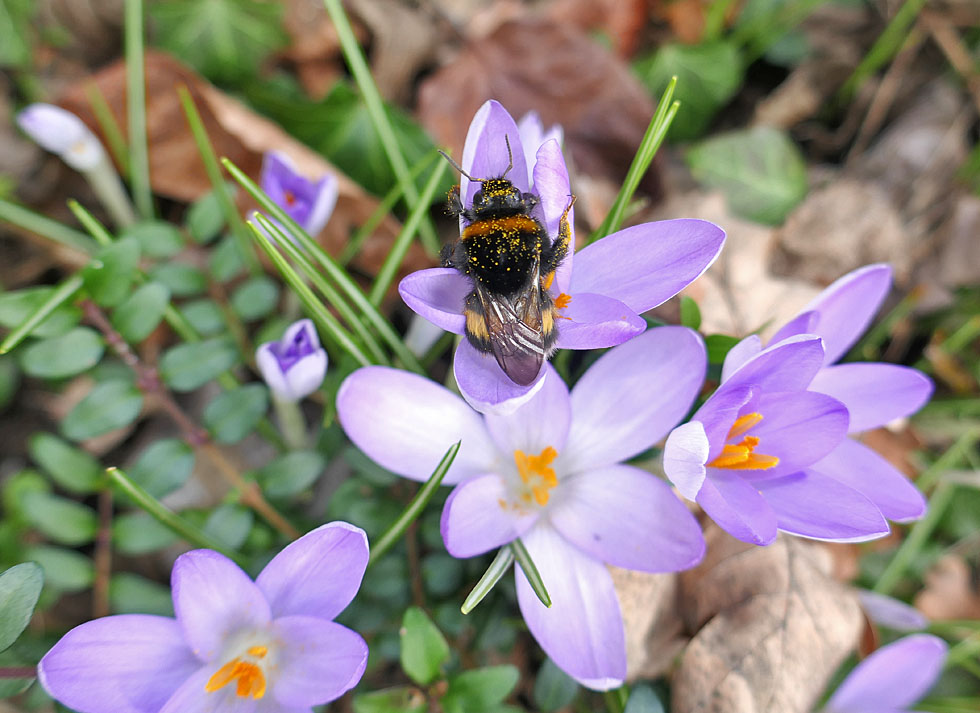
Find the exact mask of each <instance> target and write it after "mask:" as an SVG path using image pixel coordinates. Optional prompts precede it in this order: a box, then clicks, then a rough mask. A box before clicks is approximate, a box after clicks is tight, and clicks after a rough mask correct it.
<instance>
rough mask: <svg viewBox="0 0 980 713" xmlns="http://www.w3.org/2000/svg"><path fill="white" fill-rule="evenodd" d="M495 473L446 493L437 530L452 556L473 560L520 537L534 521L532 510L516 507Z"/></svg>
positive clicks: (502, 481) (535, 514)
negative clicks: (447, 494) (446, 497)
mask: <svg viewBox="0 0 980 713" xmlns="http://www.w3.org/2000/svg"><path fill="white" fill-rule="evenodd" d="M511 498H512V494H511V492H510V490H509V489H508V488H507V484H506V483H505V482H504V479H503V478H501V477H500V476H499V475H497V474H496V473H490V474H488V475H481V476H477V477H476V478H470V479H469V480H467V481H466V482H465V483H460V484H459V485H457V486H456V487H455V488H454V489H453V492H452V493H450V495H449V499H448V500H446V505H445V507H443V510H442V519H441V522H440V529H441V531H442V540H443V542H445V543H446V549H447V550H448V551H449V554H451V555H452V556H453V557H460V558H466V557H475V556H476V555H482V554H483V553H484V552H489V551H490V550H493V549H496V548H497V547H500V546H501V545H506V544H507V543H508V542H513V541H514V540H515V539H517V538H518V537H520V536H521V535H523V534H524V533H525V532H527V530H529V529H530V528H531V526H532V525H533V524H534V523H535V522H536V521H537V519H538V511H537V510H536V509H535V508H530V507H528V508H517V507H515V505H514V503H513V502H511Z"/></svg>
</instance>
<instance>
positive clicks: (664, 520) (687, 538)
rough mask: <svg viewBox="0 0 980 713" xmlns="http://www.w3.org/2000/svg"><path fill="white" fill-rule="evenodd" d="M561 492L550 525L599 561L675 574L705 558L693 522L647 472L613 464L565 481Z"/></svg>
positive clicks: (701, 541)
mask: <svg viewBox="0 0 980 713" xmlns="http://www.w3.org/2000/svg"><path fill="white" fill-rule="evenodd" d="M560 488H561V490H560V493H558V494H557V496H556V497H557V498H558V499H557V501H556V502H555V505H554V507H553V508H552V509H551V511H550V515H551V522H552V524H553V525H554V526H555V528H556V529H557V530H558V531H559V532H560V533H561V534H562V535H564V536H565V538H566V539H568V540H569V541H570V542H572V543H573V544H574V545H576V546H577V547H578V548H579V549H580V550H582V551H583V552H585V553H586V554H587V555H589V556H591V557H594V558H595V559H597V560H600V561H602V562H606V563H608V564H611V565H613V566H615V567H625V568H626V569H636V570H640V571H642V572H677V571H679V570H682V569H687V568H688V567H693V566H694V565H695V564H697V563H698V562H699V561H700V560H701V558H702V557H703V556H704V537H703V536H702V535H701V527H700V526H699V525H698V523H697V520H695V519H694V516H693V515H691V513H690V512H689V511H688V509H687V508H686V507H684V504H683V503H681V501H680V500H678V499H677V496H676V495H674V493H673V491H672V490H671V489H670V487H669V486H668V485H667V484H666V483H664V482H663V481H662V480H660V478H658V477H656V476H655V475H653V474H651V473H647V472H646V471H643V470H640V469H639V468H633V467H630V466H627V465H611V466H607V467H605V468H599V469H596V470H590V471H589V472H587V473H580V474H578V475H576V476H575V477H573V478H569V479H567V480H564V481H562V483H561V486H560ZM654 513H655V515H654Z"/></svg>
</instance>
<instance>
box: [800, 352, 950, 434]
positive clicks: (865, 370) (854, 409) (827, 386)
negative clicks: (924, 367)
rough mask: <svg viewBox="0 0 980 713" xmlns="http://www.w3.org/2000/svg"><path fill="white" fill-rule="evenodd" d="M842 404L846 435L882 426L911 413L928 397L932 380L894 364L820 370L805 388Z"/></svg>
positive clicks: (855, 365)
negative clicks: (846, 419)
mask: <svg viewBox="0 0 980 713" xmlns="http://www.w3.org/2000/svg"><path fill="white" fill-rule="evenodd" d="M809 388H810V389H811V390H812V391H819V392H821V393H824V394H828V395H830V396H833V397H834V398H835V399H837V400H838V401H842V402H844V405H845V406H847V410H848V411H849V412H850V414H851V425H850V432H851V433H858V432H860V431H867V430H868V429H869V428H877V427H878V426H883V425H885V424H886V423H888V422H889V421H893V420H895V419H896V418H902V417H904V416H908V415H909V414H912V413H915V412H916V411H918V410H919V409H920V408H922V406H923V404H925V403H926V401H928V400H929V397H930V396H932V380H931V379H929V377H928V376H926V375H925V374H923V373H922V372H921V371H919V370H918V369H912V368H910V367H907V366H898V365H897V364H875V363H870V364H869V363H858V364H838V365H837V366H828V367H825V368H823V369H821V370H820V371H819V372H818V373H817V375H816V376H815V377H814V379H813V382H812V383H811V384H810V387H809Z"/></svg>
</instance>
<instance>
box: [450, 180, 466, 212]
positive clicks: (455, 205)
mask: <svg viewBox="0 0 980 713" xmlns="http://www.w3.org/2000/svg"><path fill="white" fill-rule="evenodd" d="M446 212H447V213H449V214H450V215H462V213H463V201H461V200H460V198H459V184H458V183H457V184H456V185H455V186H453V187H452V188H451V189H450V190H449V195H448V196H446Z"/></svg>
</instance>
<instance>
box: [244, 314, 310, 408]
mask: <svg viewBox="0 0 980 713" xmlns="http://www.w3.org/2000/svg"><path fill="white" fill-rule="evenodd" d="M255 361H256V363H257V364H258V367H259V371H260V372H262V378H263V379H265V383H266V384H267V385H268V386H269V389H271V390H272V393H273V395H274V396H275V398H276V399H278V400H279V401H287V402H288V401H299V400H300V399H301V398H303V397H304V396H309V395H310V394H312V393H313V392H314V391H316V390H317V389H318V388H319V386H320V384H322V383H323V377H324V376H325V375H326V373H327V353H326V352H325V351H324V350H323V348H322V347H320V339H319V337H318V336H317V333H316V329H315V328H314V327H313V322H312V321H311V320H309V319H301V320H299V321H298V322H294V323H293V324H291V325H290V326H289V328H288V329H287V330H286V334H285V335H283V338H282V339H280V340H279V341H278V342H266V343H265V344H263V345H261V346H260V347H259V348H258V349H257V350H256V352H255Z"/></svg>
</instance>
